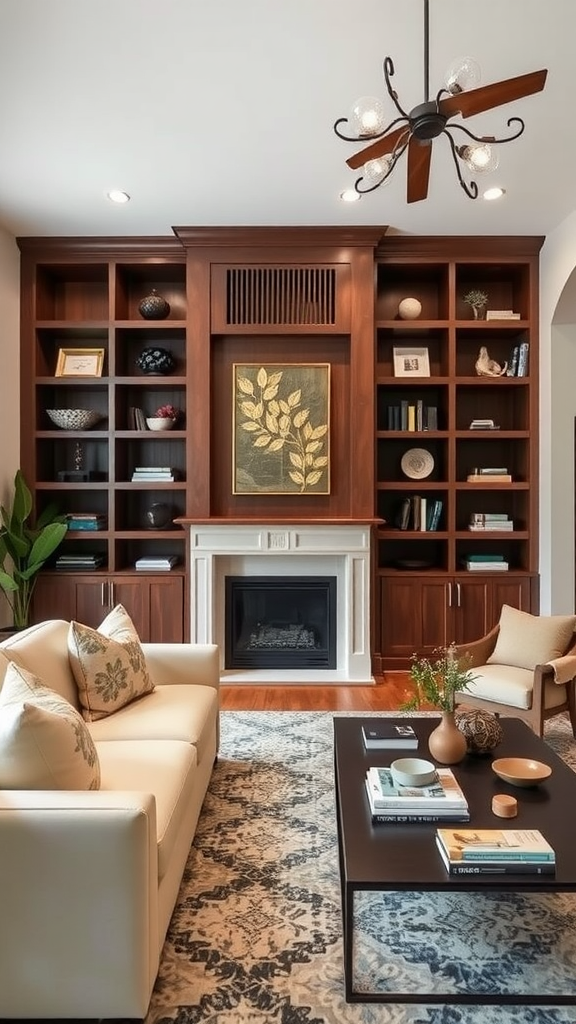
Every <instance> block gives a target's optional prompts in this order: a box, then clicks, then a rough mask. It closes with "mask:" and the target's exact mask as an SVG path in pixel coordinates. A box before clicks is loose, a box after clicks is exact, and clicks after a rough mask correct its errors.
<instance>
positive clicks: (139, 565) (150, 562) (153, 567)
mask: <svg viewBox="0 0 576 1024" xmlns="http://www.w3.org/2000/svg"><path fill="white" fill-rule="evenodd" d="M175 565H178V556H177V555H143V556H142V558H137V559H136V561H135V563H134V567H135V568H136V569H138V570H140V571H142V572H151V571H152V572H166V570H168V569H173V568H174V566H175Z"/></svg>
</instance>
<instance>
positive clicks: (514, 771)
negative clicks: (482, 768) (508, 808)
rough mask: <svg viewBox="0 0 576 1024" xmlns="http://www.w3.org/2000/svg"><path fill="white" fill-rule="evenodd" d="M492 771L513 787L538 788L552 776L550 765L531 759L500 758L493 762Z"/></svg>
mask: <svg viewBox="0 0 576 1024" xmlns="http://www.w3.org/2000/svg"><path fill="white" fill-rule="evenodd" d="M492 771H493V772H495V773H496V775H497V776H498V778H499V779H503V780H504V782H509V783H510V785H511V786H537V785H538V783H539V782H544V779H547V778H548V776H549V775H551V774H552V769H551V768H550V766H549V765H547V764H544V763H543V762H542V761H534V760H533V759H532V758H531V757H499V758H497V760H496V761H493V762H492Z"/></svg>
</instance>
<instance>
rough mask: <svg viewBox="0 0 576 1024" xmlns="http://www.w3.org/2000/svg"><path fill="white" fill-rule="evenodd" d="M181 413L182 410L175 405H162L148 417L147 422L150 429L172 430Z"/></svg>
mask: <svg viewBox="0 0 576 1024" xmlns="http://www.w3.org/2000/svg"><path fill="white" fill-rule="evenodd" d="M179 415H180V410H179V409H175V408H174V406H173V405H161V406H159V407H158V409H156V412H155V413H154V415H153V416H148V417H147V419H146V424H147V426H148V429H149V430H172V429H173V428H174V427H175V426H176V421H177V420H178V417H179Z"/></svg>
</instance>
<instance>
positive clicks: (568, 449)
mask: <svg viewBox="0 0 576 1024" xmlns="http://www.w3.org/2000/svg"><path fill="white" fill-rule="evenodd" d="M575 268H576V211H575V212H574V213H572V214H571V216H570V217H568V218H567V219H566V220H565V221H563V223H562V224H560V225H559V226H558V227H557V228H556V230H555V231H553V232H552V233H551V234H550V235H548V237H547V239H546V242H545V243H544V246H543V248H542V252H541V259H540V382H541V390H540V442H541V447H540V571H541V590H540V610H541V612H542V614H555V615H561V614H565V613H569V612H572V611H573V610H574V589H575V588H574V560H575V551H574V417H575V416H576V330H575V328H574V327H573V326H571V325H570V324H558V323H557V322H555V320H556V319H557V310H558V304H559V301H560V299H562V307H563V310H564V314H563V315H564V316H565V315H566V312H565V311H566V310H567V309H569V308H570V306H571V305H574V311H575V313H576V273H574V271H575ZM572 291H574V296H575V301H574V303H571V301H570V295H571V293H572ZM574 321H575V322H576V316H575V317H574Z"/></svg>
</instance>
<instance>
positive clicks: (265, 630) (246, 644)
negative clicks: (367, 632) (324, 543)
mask: <svg viewBox="0 0 576 1024" xmlns="http://www.w3.org/2000/svg"><path fill="white" fill-rule="evenodd" d="M225 633H226V642H225V661H226V668H330V669H334V668H336V577H335V576H305V577H299V576H227V577H226V597H225Z"/></svg>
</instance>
